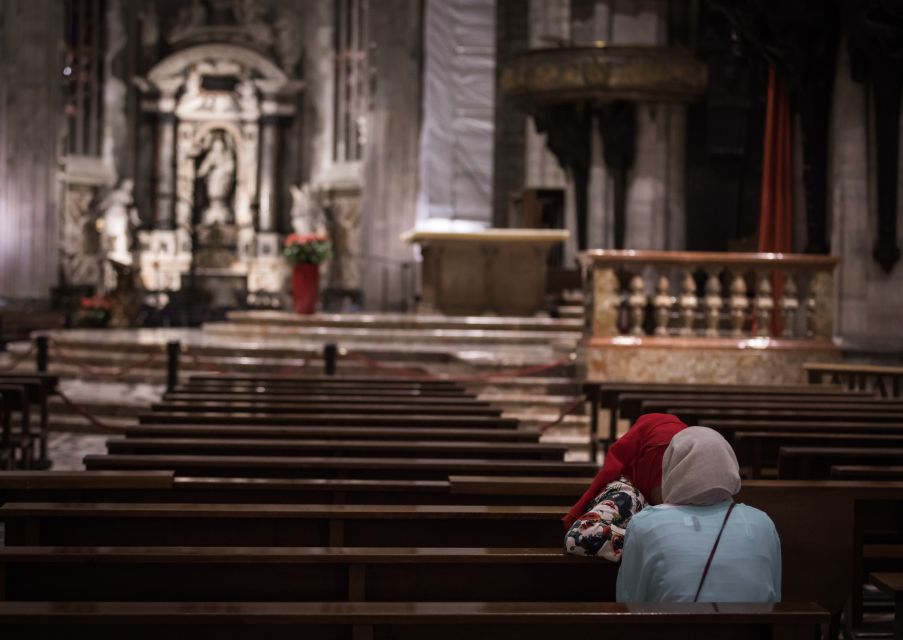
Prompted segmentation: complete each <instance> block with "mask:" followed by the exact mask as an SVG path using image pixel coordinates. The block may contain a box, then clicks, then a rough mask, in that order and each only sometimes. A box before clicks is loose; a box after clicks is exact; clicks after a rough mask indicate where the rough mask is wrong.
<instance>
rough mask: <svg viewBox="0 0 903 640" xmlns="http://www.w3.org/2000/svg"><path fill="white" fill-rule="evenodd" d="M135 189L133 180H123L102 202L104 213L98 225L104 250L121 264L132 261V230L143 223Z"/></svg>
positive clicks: (110, 258)
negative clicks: (135, 203) (136, 204)
mask: <svg viewBox="0 0 903 640" xmlns="http://www.w3.org/2000/svg"><path fill="white" fill-rule="evenodd" d="M133 189H134V183H133V182H132V180H128V179H126V180H123V181H122V182H120V183H119V187H117V188H116V189H113V190H112V191H111V192H110V193H109V195H107V197H106V198H104V200H103V202H101V203H100V209H101V211H103V214H102V215H101V218H100V220H99V221H98V223H99V224H98V227H100V228H99V231H100V233H101V238H102V244H103V248H104V251H105V252H106V256H107V259H109V260H112V261H114V262H119V263H121V264H131V263H132V253H131V245H132V232H133V231H134V229H135V228H137V227H138V226H140V224H141V220H140V218H139V217H138V211H137V209H135V205H134V198H133V196H132V191H133Z"/></svg>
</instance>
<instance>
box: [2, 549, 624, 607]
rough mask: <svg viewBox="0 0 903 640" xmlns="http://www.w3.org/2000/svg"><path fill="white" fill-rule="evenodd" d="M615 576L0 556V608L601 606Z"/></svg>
mask: <svg viewBox="0 0 903 640" xmlns="http://www.w3.org/2000/svg"><path fill="white" fill-rule="evenodd" d="M86 566H90V570H86ZM617 574H618V565H617V564H615V563H609V562H598V561H597V562H594V561H592V560H587V559H583V558H578V557H576V556H569V555H565V554H563V553H562V552H561V549H560V548H558V547H553V548H541V549H529V548H527V549H523V548H521V549H517V548H515V549H506V548H470V549H468V548H431V547H417V548H378V547H375V548H368V547H364V548H356V547H136V546H127V547H60V548H57V547H0V593H2V594H4V598H3V599H5V600H39V601H44V600H54V601H62V602H71V601H83V600H104V601H117V602H118V601H130V600H131V601H135V600H137V601H152V602H160V601H163V602H179V601H186V600H187V601H210V600H212V601H230V600H231V601H276V602H291V601H312V602H326V601H329V602H344V601H379V602H401V601H410V602H430V601H471V600H485V601H489V602H500V601H501V602H504V601H514V600H516V601H527V602H543V601H549V602H569V601H570V602H575V601H582V600H591V601H595V602H605V601H614V599H615V581H616V580H617Z"/></svg>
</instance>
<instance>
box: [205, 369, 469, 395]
mask: <svg viewBox="0 0 903 640" xmlns="http://www.w3.org/2000/svg"><path fill="white" fill-rule="evenodd" d="M188 384H191V385H209V386H215V385H219V386H228V385H234V384H238V385H249V384H253V385H269V386H310V387H330V388H339V387H343V388H344V387H357V388H358V389H360V388H363V387H373V388H392V389H435V390H452V391H463V390H464V388H463V387H462V386H461V385H460V384H458V383H457V382H455V381H454V380H435V379H420V378H418V379H411V378H399V377H392V376H380V377H361V376H325V375H323V376H286V375H266V374H256V373H251V374H243V373H231V374H215V375H201V374H194V375H192V376H190V377H189V379H188Z"/></svg>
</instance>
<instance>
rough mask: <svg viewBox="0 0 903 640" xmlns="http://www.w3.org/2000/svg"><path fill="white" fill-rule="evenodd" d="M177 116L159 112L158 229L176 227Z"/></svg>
mask: <svg viewBox="0 0 903 640" xmlns="http://www.w3.org/2000/svg"><path fill="white" fill-rule="evenodd" d="M175 147H176V116H175V114H174V113H172V112H171V111H170V112H161V113H159V114H157V184H156V211H155V216H154V226H155V227H156V228H157V229H172V228H173V227H174V213H173V211H174V207H173V205H174V204H175V203H174V197H173V195H174V194H173V188H174V186H175Z"/></svg>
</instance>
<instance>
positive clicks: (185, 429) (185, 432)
mask: <svg viewBox="0 0 903 640" xmlns="http://www.w3.org/2000/svg"><path fill="white" fill-rule="evenodd" d="M124 433H125V436H126V437H128V438H133V437H134V438H173V437H176V438H178V437H185V438H255V439H258V440H261V439H264V438H275V439H280V440H283V439H295V438H298V439H305V438H321V439H335V440H343V439H355V438H366V439H368V440H430V441H438V442H446V441H448V442H454V441H459V440H465V441H473V440H480V441H484V442H538V441H539V435H540V434H539V433H538V432H536V431H522V430H519V429H477V428H473V429H472V428H463V427H462V428H455V427H424V428H418V427H399V428H392V427H383V428H381V429H374V428H372V427H366V426H365V427H318V426H282V427H279V426H276V427H264V426H257V425H245V426H242V425H203V424H201V425H194V424H139V425H135V426H129V427H126V428H125V429H124Z"/></svg>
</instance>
